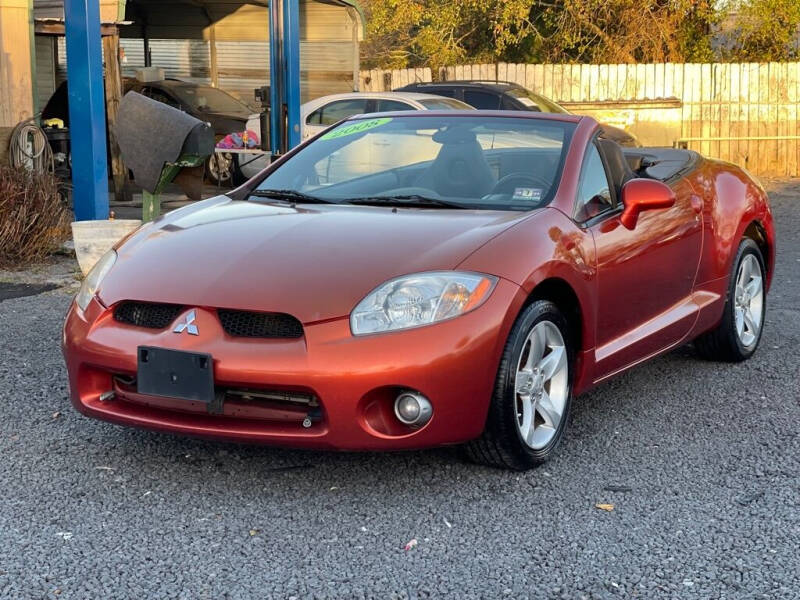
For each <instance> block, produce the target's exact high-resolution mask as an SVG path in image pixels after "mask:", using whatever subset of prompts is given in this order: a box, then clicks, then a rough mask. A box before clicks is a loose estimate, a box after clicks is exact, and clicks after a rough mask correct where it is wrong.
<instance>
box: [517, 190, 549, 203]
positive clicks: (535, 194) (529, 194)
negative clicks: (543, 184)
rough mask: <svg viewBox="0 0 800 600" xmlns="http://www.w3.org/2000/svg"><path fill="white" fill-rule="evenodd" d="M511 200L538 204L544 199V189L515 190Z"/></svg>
mask: <svg viewBox="0 0 800 600" xmlns="http://www.w3.org/2000/svg"><path fill="white" fill-rule="evenodd" d="M511 199H512V200H526V201H528V202H538V201H539V200H541V199H542V188H515V189H514V195H513V196H511Z"/></svg>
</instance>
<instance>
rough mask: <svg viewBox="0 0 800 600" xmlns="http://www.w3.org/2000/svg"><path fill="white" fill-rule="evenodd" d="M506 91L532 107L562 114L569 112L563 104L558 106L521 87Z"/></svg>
mask: <svg viewBox="0 0 800 600" xmlns="http://www.w3.org/2000/svg"><path fill="white" fill-rule="evenodd" d="M506 93H507V94H508V95H509V96H514V98H516V99H517V100H519V101H520V102H522V103H523V104H524V105H525V106H529V107H531V108H534V109H536V108H538V109H539V110H540V111H542V112H546V113H559V114H562V115H568V114H569V111H568V110H567V109H566V108H564V107H563V106H559V105H558V104H556V103H555V102H553V101H552V100H550V99H548V98H545V97H544V96H540V95H539V94H534V93H533V92H529V91H528V90H525V89H522V88H511V89H509V90H508V91H507V92H506Z"/></svg>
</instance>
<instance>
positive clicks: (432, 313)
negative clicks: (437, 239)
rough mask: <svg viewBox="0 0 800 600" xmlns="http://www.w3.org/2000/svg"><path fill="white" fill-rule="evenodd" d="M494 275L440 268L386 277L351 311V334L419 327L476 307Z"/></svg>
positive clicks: (481, 301)
mask: <svg viewBox="0 0 800 600" xmlns="http://www.w3.org/2000/svg"><path fill="white" fill-rule="evenodd" d="M495 283H497V277H492V276H491V275H483V274H480V273H466V272H463V273H462V272H458V271H441V272H431V273H418V274H416V275H404V276H403V277H398V278H397V279H392V280H390V281H387V282H386V283H384V284H383V285H381V286H380V287H379V288H377V289H376V290H374V291H373V292H371V293H370V294H369V295H368V296H367V297H366V298H364V299H363V300H362V301H361V302H359V303H358V306H356V307H355V309H354V310H353V312H352V314H351V315H350V329H351V331H352V332H353V335H363V334H367V333H378V332H381V331H393V330H395V329H406V328H409V327H419V326H420V325H428V324H430V323H436V322H437V321H443V320H445V319H451V318H453V317H457V316H459V315H463V314H464V313H466V312H469V311H470V310H472V309H474V308H477V307H478V306H480V305H481V303H483V301H484V300H486V298H488V297H489V294H490V293H491V291H492V289H493V288H494V285H495Z"/></svg>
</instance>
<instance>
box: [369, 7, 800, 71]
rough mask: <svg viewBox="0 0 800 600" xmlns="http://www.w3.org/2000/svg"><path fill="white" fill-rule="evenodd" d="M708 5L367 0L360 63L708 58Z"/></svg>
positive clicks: (713, 18)
mask: <svg viewBox="0 0 800 600" xmlns="http://www.w3.org/2000/svg"><path fill="white" fill-rule="evenodd" d="M712 1H713V0H502V1H500V0H497V1H489V0H368V2H367V12H368V22H367V40H366V42H365V44H364V61H363V63H364V66H366V67H383V68H401V67H415V66H431V67H434V68H435V67H438V66H441V65H451V64H458V63H464V62H495V61H508V62H545V61H546V62H659V61H661V62H665V61H675V62H680V61H685V60H699V61H702V60H710V59H711V45H710V32H711V30H712V28H713V27H714V25H715V24H716V22H717V21H718V20H719V18H720V13H719V11H715V10H713V9H712V7H711V3H712ZM790 1H791V0H790ZM794 1H797V0H794Z"/></svg>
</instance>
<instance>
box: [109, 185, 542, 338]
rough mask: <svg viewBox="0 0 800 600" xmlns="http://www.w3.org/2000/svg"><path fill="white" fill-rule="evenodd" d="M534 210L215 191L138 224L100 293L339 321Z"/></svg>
mask: <svg viewBox="0 0 800 600" xmlns="http://www.w3.org/2000/svg"><path fill="white" fill-rule="evenodd" d="M535 212H538V211H534V212H528V213H520V212H510V211H485V210H483V211H472V210H458V209H413V208H397V209H394V208H392V207H383V206H381V207H374V206H352V205H338V206H337V205H303V206H297V207H291V206H289V205H287V204H282V203H271V202H248V201H235V200H231V199H229V198H227V197H224V196H222V197H218V198H213V199H210V200H206V201H204V202H199V203H196V204H194V205H190V206H187V207H185V208H183V209H180V210H177V211H175V212H173V213H170V214H168V215H166V216H165V217H163V218H161V219H159V220H158V221H156V222H154V223H152V224H150V225H146V226H144V227H142V228H141V229H139V230H138V231H137V232H136V233H135V234H134V235H133V236H131V237H130V238H129V239H128V240H127V241H125V242H124V243H123V244H121V245H120V247H119V248H118V254H119V257H118V259H117V262H116V264H115V266H114V268H113V269H112V270H111V271H110V273H109V274H108V275H107V276H106V278H105V279H104V280H103V282H102V285H101V289H100V291H99V295H100V298H101V300H102V301H103V302H104V303H105V304H106V305H107V306H110V305H112V304H114V303H116V302H119V301H121V300H139V301H151V302H166V303H174V304H182V305H187V306H206V307H218V308H237V309H242V310H255V311H267V312H286V313H290V314H292V315H294V316H295V317H297V318H298V319H300V320H301V321H302V322H304V323H309V322H314V321H320V320H324V319H331V318H337V317H343V316H345V315H348V314H349V313H350V312H351V311H352V309H353V308H354V307H355V305H356V304H357V303H358V302H359V301H360V300H361V299H363V298H364V296H366V294H367V293H369V292H370V291H371V290H373V289H374V288H375V287H377V286H378V285H380V284H381V283H383V282H384V281H386V280H388V279H391V278H393V277H397V276H399V275H403V274H407V273H415V272H421V271H433V270H443V269H453V268H455V267H456V266H457V265H458V264H459V263H460V262H462V261H463V260H464V259H465V258H466V257H467V256H469V255H470V254H471V253H472V252H473V251H474V250H476V249H477V248H479V247H480V246H481V245H483V244H484V243H486V242H487V241H489V240H490V239H492V238H493V237H495V236H497V235H498V234H499V233H501V232H503V231H504V230H506V229H507V228H509V227H511V226H513V225H514V224H516V223H518V222H520V221H521V220H523V219H526V218H530V217H531V216H532V215H533V214H535Z"/></svg>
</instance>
